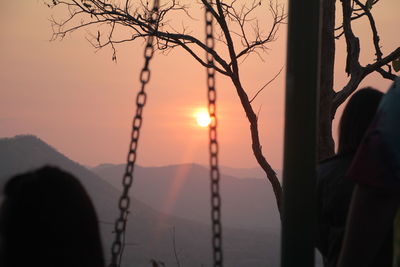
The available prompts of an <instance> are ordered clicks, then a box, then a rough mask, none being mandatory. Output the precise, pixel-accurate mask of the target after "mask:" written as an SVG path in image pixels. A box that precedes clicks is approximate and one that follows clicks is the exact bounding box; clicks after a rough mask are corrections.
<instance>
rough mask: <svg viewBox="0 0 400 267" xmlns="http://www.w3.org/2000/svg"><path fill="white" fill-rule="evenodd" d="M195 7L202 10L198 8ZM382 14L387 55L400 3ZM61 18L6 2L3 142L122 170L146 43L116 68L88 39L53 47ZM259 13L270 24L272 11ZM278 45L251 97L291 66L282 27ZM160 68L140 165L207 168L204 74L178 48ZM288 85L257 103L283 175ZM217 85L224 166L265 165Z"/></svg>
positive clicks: (1, 10)
mask: <svg viewBox="0 0 400 267" xmlns="http://www.w3.org/2000/svg"><path fill="white" fill-rule="evenodd" d="M188 2H190V1H188ZM192 2H193V4H192V6H193V7H194V8H195V7H196V6H197V4H195V3H196V1H192ZM243 2H245V1H244V0H243ZM338 2H339V3H340V1H338ZM282 4H285V5H286V2H285V1H284V2H282ZM337 8H340V6H338V7H337ZM373 11H374V14H375V18H376V22H377V27H378V30H379V33H380V37H381V45H382V46H383V48H382V50H383V52H384V54H385V55H386V54H387V53H388V52H390V51H392V50H393V49H394V48H396V47H398V46H400V38H399V34H398V32H399V29H398V28H399V25H400V24H399V22H400V19H399V15H398V14H399V11H400V1H398V0H385V1H381V2H380V3H379V5H378V6H376V7H374V9H373ZM53 12H54V11H53V10H50V9H49V8H47V7H46V6H45V5H44V4H43V2H42V1H40V0H17V1H5V0H1V1H0V32H1V35H0V39H1V40H0V58H1V60H0V81H1V83H0V137H12V136H14V135H18V134H34V135H37V136H38V137H40V138H41V139H43V140H44V141H45V142H47V143H49V144H51V145H52V146H54V147H55V148H56V149H58V150H59V151H61V152H62V153H64V154H66V155H67V156H68V157H70V158H71V159H73V160H75V161H78V162H79V163H81V164H85V165H91V166H93V165H97V164H99V163H123V162H124V161H125V158H126V153H127V149H128V143H129V136H130V126H131V120H132V118H131V116H132V114H133V112H134V108H135V107H134V100H135V94H136V91H137V90H138V89H139V79H138V77H139V71H140V68H141V67H142V65H143V58H142V54H143V52H142V51H143V44H144V42H143V41H142V40H139V41H137V42H134V43H128V44H124V45H121V46H119V47H117V50H118V54H117V56H118V62H117V63H115V62H113V61H112V60H111V57H112V51H111V50H110V49H109V48H104V49H103V50H101V51H99V52H97V53H95V50H94V48H93V47H92V46H91V45H90V44H89V43H88V42H87V41H86V40H85V35H86V32H85V31H78V32H75V33H74V34H72V35H68V36H66V38H65V39H64V40H63V41H61V42H60V41H54V42H49V39H50V38H51V35H52V29H51V26H50V22H49V20H48V19H49V18H50V16H51V15H52V14H53ZM257 14H258V15H260V17H261V21H264V22H265V23H264V24H266V25H267V24H268V19H265V18H266V17H267V16H269V13H268V11H267V9H266V7H264V11H263V12H258V13H257ZM263 14H264V17H262V16H263ZM193 15H194V17H195V19H198V20H197V21H191V22H187V23H188V25H189V26H190V27H194V28H195V29H197V30H202V29H203V22H202V19H203V14H202V10H197V11H196V10H195V11H194V13H193ZM366 26H367V24H366V21H365V20H364V21H363V23H361V22H360V23H355V24H354V26H353V27H354V30H355V32H356V34H358V35H359V37H360V38H361V46H362V49H363V50H362V63H363V64H365V63H368V62H371V60H372V59H373V57H374V52H373V50H372V42H371V41H370V40H371V34H370V31H369V30H368V27H366ZM265 29H268V28H267V27H266V28H265ZM194 31H195V30H194ZM200 33H201V32H200ZM278 37H279V38H278V40H277V41H276V42H274V43H272V44H271V46H270V50H269V52H268V54H263V58H264V60H265V62H263V61H261V60H260V59H259V57H257V56H255V55H253V56H250V57H249V58H248V59H247V60H246V61H245V62H244V63H242V64H241V76H242V80H243V83H244V86H245V88H246V90H247V92H248V94H249V96H253V95H254V93H255V92H257V90H258V89H259V88H260V87H261V86H263V85H264V84H265V83H266V82H267V81H268V80H269V79H270V78H272V77H273V76H274V75H275V74H276V73H277V72H278V71H279V70H280V68H281V67H282V66H284V64H285V61H286V58H285V53H286V51H285V49H286V27H281V29H280V32H279V34H278ZM200 38H201V39H203V38H202V37H200ZM337 51H338V52H337V58H338V61H337V64H336V69H335V70H336V78H335V88H336V89H338V88H340V87H341V86H342V85H343V84H344V83H345V82H346V79H347V77H346V75H345V73H344V46H343V41H341V42H339V43H338V46H337ZM299 52H301V51H299ZM304 64H305V67H306V64H307V62H305V63H304ZM151 69H152V76H151V78H152V80H151V82H150V84H149V85H148V88H147V89H148V105H146V107H145V111H144V124H143V130H142V134H141V140H140V145H139V147H140V148H139V157H138V163H139V164H141V165H145V166H153V165H165V164H177V163H186V162H196V163H201V164H207V162H208V154H207V151H208V150H207V149H208V148H207V144H208V141H207V137H208V133H207V128H202V127H199V126H198V125H197V123H196V119H195V118H194V114H195V113H196V111H198V109H200V108H205V107H206V83H205V82H206V81H205V70H204V69H203V68H202V67H200V65H199V64H198V63H197V62H195V61H194V59H193V58H191V56H189V55H188V54H187V53H185V52H184V51H182V50H181V49H179V48H177V49H175V50H173V51H172V52H171V53H169V54H168V55H163V54H160V53H156V54H155V57H154V59H153V61H152V63H151ZM284 78H285V72H284V71H283V72H282V74H281V75H280V76H279V77H278V78H277V79H276V80H275V81H274V82H273V83H272V84H271V85H270V86H268V87H267V88H266V89H265V90H264V91H263V93H262V94H260V95H259V96H258V98H257V99H256V100H255V101H254V102H253V106H254V109H255V110H256V111H258V110H259V109H260V113H259V114H260V116H259V124H260V135H261V141H262V147H263V152H264V153H265V156H266V158H267V160H268V161H269V162H270V163H271V165H272V166H273V168H275V169H281V168H282V157H283V117H284V113H283V111H284V106H283V103H284ZM217 79H218V80H217V90H218V116H219V139H220V151H221V153H220V162H221V164H223V165H227V166H232V167H254V166H257V163H256V161H255V159H254V158H253V156H252V152H251V140H250V134H249V125H248V122H247V119H246V117H245V115H244V112H243V110H242V107H241V105H240V102H239V100H238V97H237V96H236V93H235V90H234V88H233V86H232V85H231V84H230V83H229V81H228V80H227V79H226V78H224V77H222V76H221V75H218V76H217ZM389 84H390V82H389V81H387V80H384V79H382V78H381V77H380V76H379V75H376V74H373V75H370V77H368V78H367V79H365V80H364V82H363V83H362V85H364V86H365V85H372V86H376V87H377V88H378V89H380V90H382V91H385V90H386V89H387V88H388V86H389ZM336 124H337V122H336V123H335V128H336V127H337V126H336Z"/></svg>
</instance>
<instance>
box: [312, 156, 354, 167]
mask: <svg viewBox="0 0 400 267" xmlns="http://www.w3.org/2000/svg"><path fill="white" fill-rule="evenodd" d="M353 158H354V153H347V154H339V155H335V156H333V157H330V158H327V159H324V160H322V161H320V162H319V163H318V170H319V171H323V170H325V169H331V168H335V169H336V168H337V167H338V166H340V165H345V166H347V165H348V164H350V163H351V161H352V160H353Z"/></svg>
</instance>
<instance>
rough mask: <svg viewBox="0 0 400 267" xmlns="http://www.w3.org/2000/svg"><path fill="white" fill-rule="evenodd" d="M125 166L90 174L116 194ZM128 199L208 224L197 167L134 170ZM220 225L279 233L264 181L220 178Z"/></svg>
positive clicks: (203, 171)
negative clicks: (94, 174)
mask: <svg viewBox="0 0 400 267" xmlns="http://www.w3.org/2000/svg"><path fill="white" fill-rule="evenodd" d="M124 169H125V165H123V164H121V165H113V164H102V165H99V166H97V167H95V168H93V169H92V170H93V172H95V173H96V174H98V175H99V176H100V177H102V178H103V179H105V180H106V181H107V182H109V183H110V184H112V185H113V186H114V187H115V188H117V189H118V190H120V188H121V177H122V175H123V173H124ZM134 177H135V181H134V185H133V190H132V195H133V196H135V198H137V199H139V200H141V201H143V202H144V203H146V204H148V205H149V206H151V207H152V208H154V209H156V210H159V211H161V212H165V213H168V214H172V215H175V216H179V217H183V218H187V219H190V220H195V221H200V222H203V223H207V224H208V223H209V222H210V208H209V206H210V182H209V178H208V177H209V171H208V169H207V168H206V167H204V166H201V165H198V164H181V165H171V166H164V167H140V166H137V167H136V169H135V176H134ZM221 194H222V208H223V212H222V219H223V222H224V225H226V226H229V227H234V228H242V229H248V230H254V229H257V230H264V231H275V232H279V226H280V221H279V214H278V211H277V208H276V202H275V197H274V194H273V192H272V188H271V186H270V184H269V182H268V180H267V179H265V178H264V179H257V178H246V179H239V178H236V177H233V176H229V175H222V176H221Z"/></svg>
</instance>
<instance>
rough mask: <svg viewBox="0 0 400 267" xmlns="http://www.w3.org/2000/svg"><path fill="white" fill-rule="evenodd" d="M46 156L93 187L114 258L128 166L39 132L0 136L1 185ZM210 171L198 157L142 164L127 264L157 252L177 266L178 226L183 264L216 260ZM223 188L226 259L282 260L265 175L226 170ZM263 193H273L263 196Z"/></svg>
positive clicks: (146, 261) (231, 262)
mask: <svg viewBox="0 0 400 267" xmlns="http://www.w3.org/2000/svg"><path fill="white" fill-rule="evenodd" d="M46 164H47V165H55V166H58V167H60V168H62V169H64V170H66V171H69V172H71V173H72V174H74V175H75V176H76V177H78V178H79V179H80V181H81V182H82V184H83V185H84V186H85V188H86V189H87V190H88V192H89V195H90V196H91V198H92V200H93V202H94V204H95V207H96V211H97V213H98V216H99V220H100V227H101V232H102V238H103V243H104V248H105V255H106V258H107V259H109V255H110V253H109V251H110V249H109V248H110V244H111V240H112V238H113V233H112V229H113V228H112V224H113V222H114V221H115V218H116V215H117V199H118V197H119V194H120V190H119V185H118V184H119V182H118V179H120V172H121V168H122V166H121V165H101V166H97V167H96V168H94V169H92V170H89V169H88V168H86V167H84V166H82V165H80V164H79V163H77V162H74V161H73V160H71V159H68V158H67V157H65V156H64V155H63V154H62V153H60V152H58V151H57V150H56V149H54V148H53V147H51V146H50V145H48V144H46V143H45V142H43V141H42V140H40V139H39V138H37V137H35V136H30V135H24V136H16V137H14V138H2V139H0V187H1V186H2V185H4V183H5V182H6V180H7V179H8V178H9V177H11V176H12V175H15V174H17V173H21V172H25V171H27V170H31V169H34V168H38V167H40V166H43V165H46ZM207 173H208V171H207V169H206V168H205V167H202V166H199V165H195V164H186V165H182V166H165V167H157V168H151V167H146V168H144V167H137V168H136V169H135V181H134V186H133V190H132V200H131V213H130V216H129V220H128V225H127V235H126V244H127V246H126V249H125V254H124V258H123V264H122V266H124V267H125V266H150V260H152V259H154V260H157V261H162V262H164V263H165V265H166V266H178V264H177V260H176V258H175V256H174V251H173V233H174V232H175V241H176V242H175V243H176V250H177V254H178V259H179V263H180V266H189V267H192V266H199V267H200V266H211V265H212V264H211V240H210V238H211V233H210V227H209V225H208V220H207V218H208V216H207V215H206V214H207V213H208V215H209V213H210V212H209V211H207V207H208V203H209V193H208V187H209V186H208V185H207ZM100 175H101V176H102V178H100ZM244 181H247V182H244ZM0 189H1V188H0ZM221 190H222V194H223V204H222V207H223V211H222V212H223V214H224V215H223V225H224V228H223V238H224V240H223V244H224V259H225V265H226V266H232V267H236V266H237V267H245V266H246V267H251V266H278V265H279V246H280V244H279V230H278V228H277V225H279V224H278V222H277V214H276V213H277V212H276V209H274V205H275V203H274V201H273V197H272V195H271V193H268V191H270V188H269V186H268V184H267V183H266V181H264V180H260V179H239V178H235V177H232V176H226V175H225V176H224V177H223V179H222V182H221ZM263 193H265V195H267V196H264V197H261V195H262V194H263ZM268 212H271V214H268ZM242 213H243V214H242ZM272 213H273V214H272ZM265 214H267V215H265Z"/></svg>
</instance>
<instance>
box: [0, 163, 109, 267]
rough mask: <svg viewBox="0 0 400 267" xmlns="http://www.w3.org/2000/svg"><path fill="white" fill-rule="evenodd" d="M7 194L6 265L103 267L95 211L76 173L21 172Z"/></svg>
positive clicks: (3, 215) (4, 207)
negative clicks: (74, 174)
mask: <svg viewBox="0 0 400 267" xmlns="http://www.w3.org/2000/svg"><path fill="white" fill-rule="evenodd" d="M4 197H5V198H4V202H3V204H2V207H1V213H0V216H1V226H0V230H1V234H2V238H3V254H4V255H3V257H4V259H3V266H5V267H11V266H12V267H22V266H45V267H50V266H52V267H54V266H58V267H67V266H68V267H104V258H103V251H102V246H101V240H100V234H99V227H98V220H97V216H96V212H95V210H94V207H93V204H92V202H91V200H90V198H89V196H88V194H87V192H86V191H85V189H84V188H83V186H82V185H81V183H80V182H79V181H78V180H77V179H76V178H75V177H73V176H72V175H71V174H69V173H67V172H64V171H61V170H60V169H57V168H54V167H43V168H41V169H38V170H36V171H33V172H29V173H25V174H21V175H17V176H15V177H13V178H11V179H10V180H9V181H8V183H7V184H6V186H5V189H4Z"/></svg>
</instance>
